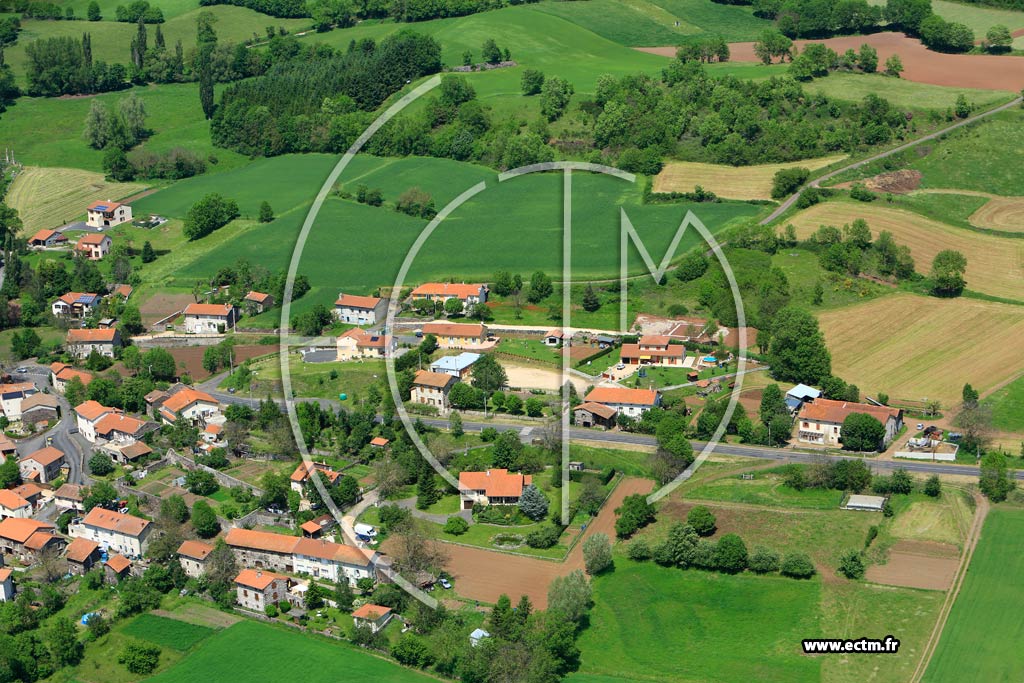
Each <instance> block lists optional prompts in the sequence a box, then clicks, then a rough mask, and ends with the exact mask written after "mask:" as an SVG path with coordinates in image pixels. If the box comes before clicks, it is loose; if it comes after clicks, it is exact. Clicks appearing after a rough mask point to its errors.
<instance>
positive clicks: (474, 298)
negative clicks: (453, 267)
mask: <svg viewBox="0 0 1024 683" xmlns="http://www.w3.org/2000/svg"><path fill="white" fill-rule="evenodd" d="M487 294H488V290H487V285H484V284H465V283H461V284H460V283H456V282H428V283H426V284H422V285H420V286H419V287H417V288H416V289H414V290H412V294H410V295H409V298H410V299H411V300H413V301H416V300H418V299H429V300H430V301H433V302H435V303H437V302H441V303H444V302H445V301H448V299H458V300H459V301H461V302H462V310H466V309H468V308H469V307H471V306H475V305H476V304H483V303H487Z"/></svg>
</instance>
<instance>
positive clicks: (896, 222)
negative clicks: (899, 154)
mask: <svg viewBox="0 0 1024 683" xmlns="http://www.w3.org/2000/svg"><path fill="white" fill-rule="evenodd" d="M857 218H863V219H864V220H866V221H867V222H868V226H869V227H870V228H871V233H872V235H874V236H876V237H877V236H878V233H880V232H882V231H883V230H887V231H889V232H891V233H892V235H893V238H895V240H896V242H897V244H905V245H907V246H908V247H910V253H911V254H912V255H913V257H914V261H915V263H916V264H917V271H918V272H919V273H925V274H927V273H928V272H929V270H930V269H931V265H932V259H934V258H935V255H936V254H938V253H939V252H940V251H942V250H944V249H955V250H956V251H959V252H961V253H962V254H963V255H964V256H966V257H967V274H966V279H967V288H968V289H970V290H973V291H975V292H981V293H983V294H990V295H993V296H999V297H1005V298H1009V299H1024V242H1022V241H1021V240H1017V239H1013V238H1007V237H997V236H994V235H980V234H978V233H975V232H969V231H966V230H962V229H959V228H955V227H953V226H950V225H946V224H945V223H940V222H939V221H936V220H932V219H930V218H925V217H924V216H920V215H918V214H916V213H912V212H910V211H903V210H900V209H890V208H887V207H884V206H875V205H866V204H860V203H856V204H855V203H852V202H826V203H824V204H817V205H815V206H812V207H811V208H809V209H807V210H805V211H801V212H800V213H798V214H796V215H795V216H793V217H792V218H791V219H790V220H789V221H788V222H789V223H792V224H793V225H794V226H796V233H797V236H798V237H800V238H801V239H803V238H807V237H810V236H811V235H812V234H813V233H814V231H815V230H817V229H818V228H819V227H820V226H822V225H834V226H836V227H838V228H841V227H842V226H843V225H844V224H846V223H851V222H853V221H854V220H855V219H857Z"/></svg>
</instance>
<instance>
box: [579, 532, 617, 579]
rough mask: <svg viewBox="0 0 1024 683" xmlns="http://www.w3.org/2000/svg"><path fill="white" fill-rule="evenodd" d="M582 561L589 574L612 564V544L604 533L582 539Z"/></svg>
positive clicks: (596, 572) (598, 571) (605, 568)
mask: <svg viewBox="0 0 1024 683" xmlns="http://www.w3.org/2000/svg"><path fill="white" fill-rule="evenodd" d="M583 563H584V564H585V565H586V568H587V573H588V574H590V575H591V576H594V575H595V574H600V573H601V572H603V571H605V570H607V569H608V568H609V567H611V566H612V546H611V542H610V541H609V540H608V537H607V536H606V535H604V534H594V535H593V536H589V537H588V538H587V539H586V540H584V541H583Z"/></svg>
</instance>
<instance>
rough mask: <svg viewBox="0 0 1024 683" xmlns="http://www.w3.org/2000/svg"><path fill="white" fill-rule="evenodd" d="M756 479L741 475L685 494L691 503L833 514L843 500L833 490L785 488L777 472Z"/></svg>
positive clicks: (762, 474) (717, 480)
mask: <svg viewBox="0 0 1024 683" xmlns="http://www.w3.org/2000/svg"><path fill="white" fill-rule="evenodd" d="M753 474H754V478H753V479H740V477H739V475H736V476H734V477H726V478H723V479H716V480H715V481H711V482H708V483H706V484H704V485H702V486H699V487H697V488H694V489H690V490H688V491H687V492H686V498H687V499H690V500H715V501H722V502H731V503H746V504H749V505H764V506H767V507H785V508H807V509H812V510H834V509H835V508H837V507H839V504H840V503H841V502H842V500H843V492H842V491H834V490H831V489H804V490H803V491H797V490H796V489H793V488H790V487H789V486H786V485H785V484H784V483H783V482H782V477H781V476H780V475H779V474H778V473H775V472H754V473H753Z"/></svg>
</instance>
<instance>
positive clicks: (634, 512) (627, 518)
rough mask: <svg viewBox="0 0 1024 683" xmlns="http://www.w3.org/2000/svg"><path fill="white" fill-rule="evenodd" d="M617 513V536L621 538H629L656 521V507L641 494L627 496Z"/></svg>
mask: <svg viewBox="0 0 1024 683" xmlns="http://www.w3.org/2000/svg"><path fill="white" fill-rule="evenodd" d="M615 513H616V514H617V515H618V517H617V518H616V520H615V535H616V536H618V537H619V538H629V537H630V536H632V535H633V534H634V533H636V532H637V530H639V529H642V528H643V527H645V526H647V525H648V524H650V523H651V522H653V521H654V506H653V505H651V504H650V503H648V502H647V498H646V496H643V495H641V494H633V495H631V496H626V498H625V499H623V501H622V506H621V507H619V509H618V510H616V511H615Z"/></svg>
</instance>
